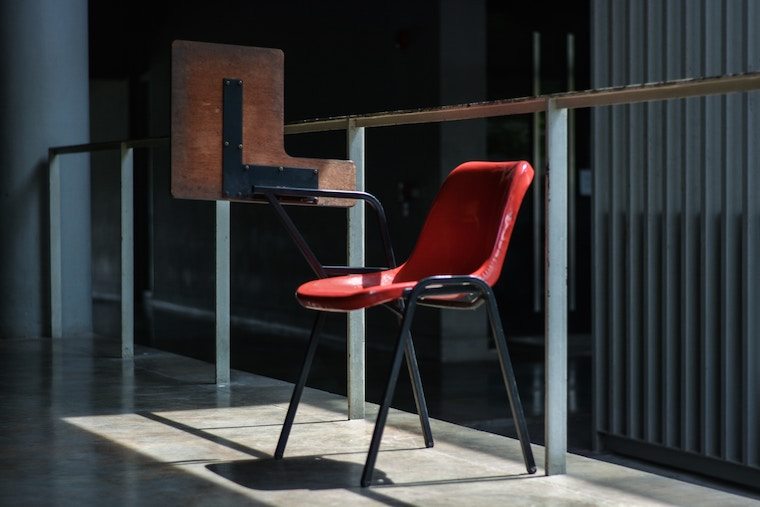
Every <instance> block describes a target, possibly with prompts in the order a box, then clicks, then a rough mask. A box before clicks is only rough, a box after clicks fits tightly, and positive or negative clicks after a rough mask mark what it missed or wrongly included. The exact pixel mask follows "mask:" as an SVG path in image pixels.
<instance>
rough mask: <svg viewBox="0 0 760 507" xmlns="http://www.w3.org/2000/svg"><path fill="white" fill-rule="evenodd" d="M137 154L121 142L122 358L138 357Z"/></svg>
mask: <svg viewBox="0 0 760 507" xmlns="http://www.w3.org/2000/svg"><path fill="white" fill-rule="evenodd" d="M133 175H134V154H133V148H132V147H131V146H129V145H128V144H127V143H121V357H122V358H124V359H132V358H133V357H134V355H135V305H134V304H135V262H134V255H135V254H134V252H135V248H134V178H133Z"/></svg>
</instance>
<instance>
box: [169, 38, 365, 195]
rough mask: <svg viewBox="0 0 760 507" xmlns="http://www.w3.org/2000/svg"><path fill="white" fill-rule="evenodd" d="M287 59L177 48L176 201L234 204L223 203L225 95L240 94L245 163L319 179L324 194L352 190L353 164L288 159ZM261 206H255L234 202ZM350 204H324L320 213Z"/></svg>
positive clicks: (191, 45)
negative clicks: (233, 83) (230, 84)
mask: <svg viewBox="0 0 760 507" xmlns="http://www.w3.org/2000/svg"><path fill="white" fill-rule="evenodd" d="M284 58H285V57H284V54H283V52H282V51H281V50H279V49H266V48H255V47H246V46H231V45H224V44H210V43H204V42H190V41H175V42H174V44H173V45H172V131H171V146H172V155H171V158H172V195H173V196H174V197H176V198H181V199H204V200H232V199H228V198H226V197H224V196H223V195H222V93H223V91H222V87H223V86H224V85H223V80H224V78H235V79H240V80H242V81H243V83H244V88H243V163H244V164H250V165H265V166H285V167H295V168H304V169H316V170H317V171H319V188H326V189H339V190H354V189H355V185H356V183H355V182H356V168H355V166H354V163H353V162H352V161H350V160H327V159H312V158H296V157H291V156H290V155H288V154H287V153H286V152H285V147H284V106H283V102H284V101H283V95H284V92H283V78H284V76H283V74H284ZM234 200H236V201H238V200H244V201H251V202H261V201H257V200H254V199H237V198H236V199H234ZM352 204H353V201H346V200H338V199H319V200H318V202H317V205H320V206H350V205H352Z"/></svg>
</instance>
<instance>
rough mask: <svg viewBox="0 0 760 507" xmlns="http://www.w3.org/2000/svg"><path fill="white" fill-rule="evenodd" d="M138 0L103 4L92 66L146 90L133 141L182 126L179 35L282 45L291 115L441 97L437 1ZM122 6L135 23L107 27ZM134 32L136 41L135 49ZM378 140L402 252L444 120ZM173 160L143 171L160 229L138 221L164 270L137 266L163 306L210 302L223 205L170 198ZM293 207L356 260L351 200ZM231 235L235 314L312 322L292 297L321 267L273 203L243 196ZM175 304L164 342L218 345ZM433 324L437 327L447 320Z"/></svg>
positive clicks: (307, 226) (340, 139) (287, 323)
mask: <svg viewBox="0 0 760 507" xmlns="http://www.w3.org/2000/svg"><path fill="white" fill-rule="evenodd" d="M138 4H139V3H138ZM128 7H129V8H130V10H129V11H128V12H129V13H128V12H127V6H124V7H123V8H122V10H121V11H120V12H116V13H115V11H114V9H118V7H116V8H115V7H114V6H113V5H105V3H103V5H101V3H100V2H92V3H91V19H92V22H93V24H94V26H93V33H94V35H93V40H92V53H93V55H92V60H93V68H92V73H93V75H94V77H103V78H109V77H122V76H123V75H124V72H125V70H124V69H125V66H124V65H122V66H119V65H118V64H116V63H115V62H117V61H118V59H119V58H122V59H123V60H122V64H126V68H127V69H128V72H127V76H126V79H128V80H129V81H130V83H131V88H132V89H133V90H134V89H136V90H138V91H132V92H131V103H132V105H131V109H132V113H133V114H132V122H131V125H130V132H131V134H132V136H134V137H142V136H146V135H148V136H166V135H169V133H170V128H169V127H170V125H169V120H170V116H169V115H170V110H169V86H168V85H169V79H170V76H169V68H170V53H169V51H170V44H171V42H172V41H173V40H175V39H187V40H199V41H209V42H217V43H231V44H241V45H252V46H262V47H277V48H281V49H283V50H284V52H285V116H286V121H295V120H299V119H307V118H314V117H324V116H333V115H341V114H347V113H361V112H374V111H380V110H389V109H400V108H410V107H421V106H434V105H438V59H437V53H438V16H437V2H435V1H427V2H414V3H411V4H410V3H408V2H402V1H392V2H384V3H383V4H369V5H366V6H362V8H361V9H357V8H356V5H355V3H350V2H331V3H330V4H329V6H326V7H325V6H322V5H321V4H316V3H309V2H283V3H280V4H277V5H275V4H273V3H267V4H262V3H258V2H257V3H253V2H243V1H227V2H214V3H210V2H192V1H191V2H170V3H165V4H162V5H159V6H154V5H153V4H151V7H150V8H148V5H147V4H146V5H145V8H146V10H147V11H149V12H150V15H149V16H146V15H143V16H136V15H134V14H130V13H133V12H134V9H135V8H136V6H135V4H134V3H133V4H130V6H128ZM137 10H139V5H137ZM119 14H120V15H121V16H123V17H125V18H126V19H129V20H130V22H131V23H132V25H131V27H130V26H127V25H123V26H121V27H120V28H119V30H122V31H124V32H126V33H122V34H120V35H121V36H120V37H117V35H116V34H114V33H113V32H111V31H106V30H103V29H101V28H99V27H98V25H99V23H100V22H102V23H103V24H104V25H106V24H110V23H111V22H113V21H115V19H116V18H118V17H119ZM124 40H134V41H135V44H134V46H130V45H126V44H124V42H123V41H124ZM106 48H108V49H106ZM146 113H147V114H146ZM367 146H368V148H367V167H368V171H367V188H368V190H369V191H370V192H372V193H375V194H377V195H378V196H379V197H380V198H381V199H382V200H383V202H384V203H385V205H386V208H387V209H386V211H387V214H388V218H389V221H390V227H391V232H392V235H393V242H394V246H395V247H396V249H397V253H398V255H399V257H402V258H403V257H405V256H406V255H407V254H408V252H409V250H410V249H411V247H412V242H413V238H415V237H416V233H417V231H418V230H419V228H420V226H421V220H422V213H423V212H424V210H425V209H427V205H428V204H429V202H430V201H431V200H432V196H433V193H434V191H435V190H436V189H437V188H438V184H439V176H438V174H439V170H438V166H437V160H438V129H437V127H436V126H434V125H433V126H421V127H417V126H410V127H400V128H395V129H393V130H388V129H375V130H372V131H370V132H368V133H367ZM286 148H287V149H288V151H289V152H290V153H291V154H292V155H296V156H314V157H330V158H345V157H346V144H345V133H343V132H335V133H324V134H308V135H299V136H289V137H288V138H287V139H286ZM168 157H169V155H168V150H156V151H155V152H154V153H153V156H152V157H150V158H149V159H146V160H145V161H144V162H145V164H146V165H145V167H144V172H146V173H147V172H149V173H150V174H152V176H150V177H148V178H146V180H145V182H144V183H145V185H144V186H145V188H144V190H145V191H148V190H149V189H150V190H152V195H153V202H152V205H151V204H149V203H148V202H145V203H143V204H144V205H145V206H149V207H151V208H152V215H153V230H152V233H151V234H149V233H147V232H144V233H142V234H141V233H140V231H137V234H138V236H141V237H143V238H144V240H145V241H143V244H142V245H138V248H140V249H141V251H142V254H143V255H142V256H143V257H145V256H147V257H148V258H151V257H152V259H153V262H152V267H153V276H152V280H151V277H150V276H148V275H147V274H143V275H142V276H141V275H140V273H138V276H141V280H142V285H143V287H142V289H144V290H151V289H152V298H153V300H154V301H156V302H159V303H171V304H175V305H181V306H184V307H190V308H195V309H201V310H207V311H210V310H212V309H213V294H214V266H213V260H214V250H213V245H214V235H213V234H214V229H213V225H214V206H213V204H212V203H207V202H193V201H181V200H176V199H172V198H171V197H170V194H169V185H170V179H169V158H168ZM410 181H411V182H413V184H414V186H415V188H417V189H419V196H418V197H416V198H415V199H414V202H413V203H411V206H412V207H413V208H414V209H413V210H412V211H413V212H412V213H411V214H410V216H408V217H407V216H403V214H402V203H400V202H398V199H397V194H398V185H399V182H405V183H406V184H407V186H408V185H409V182H410ZM139 186H140V185H139V184H138V187H139ZM289 211H290V212H291V213H292V215H293V217H294V219H295V220H296V222H297V223H299V224H300V225H302V226H303V228H304V231H305V235H306V237H307V239H308V240H309V242H310V243H312V247H313V248H314V250H315V251H316V252H317V253H318V255H320V259H321V260H322V261H323V262H325V263H336V264H338V263H344V262H345V249H346V247H345V230H346V213H345V210H336V209H319V210H312V209H298V208H294V207H291V208H289ZM415 212H416V213H415ZM367 223H368V250H369V252H374V251H378V252H379V251H380V250H379V242H378V241H376V234H375V233H376V228H375V222H374V218H373V217H372V215H371V212H370V211H368V222H367ZM137 227H140V224H137ZM231 243H232V257H231V263H232V307H233V314H234V315H237V316H241V317H244V318H247V319H251V320H252V322H253V323H254V324H255V323H256V322H259V323H263V324H265V328H266V326H269V327H270V328H271V329H270V331H271V332H272V333H281V332H287V329H288V328H289V327H296V328H298V327H301V328H304V329H305V328H306V327H308V325H309V323H310V320H311V315H310V314H309V312H307V311H305V310H303V309H301V308H300V307H299V306H298V305H297V303H296V302H295V299H294V297H293V293H294V290H295V288H296V287H297V286H298V284H299V283H301V282H303V281H305V280H307V279H309V278H310V276H311V274H310V272H309V269H308V266H307V265H306V263H305V262H304V261H303V259H302V258H301V256H300V255H299V253H298V252H297V250H296V249H295V247H294V246H293V245H292V243H291V242H290V239H289V238H288V237H287V235H285V234H284V231H283V229H282V228H281V226H280V224H279V222H277V221H276V219H275V217H274V215H273V212H272V210H270V209H269V208H268V207H267V206H260V205H241V204H234V205H233V206H232V242H231ZM368 262H369V263H370V264H374V265H383V259H382V258H381V257H378V256H376V255H374V254H372V253H370V254H369V258H368ZM148 269H149V266H144V270H148ZM138 292H139V291H138ZM166 309H167V306H166V305H161V304H159V306H158V307H157V308H154V317H155V319H154V320H155V323H156V325H157V327H156V329H154V343H156V342H158V344H161V343H166V344H168V343H167V342H172V343H173V344H175V345H178V346H181V342H187V341H188V340H189V339H190V338H193V341H196V340H200V341H202V343H204V344H205V345H201V346H200V347H198V346H197V343H196V345H194V346H193V349H192V350H187V352H188V353H191V354H193V355H202V354H203V353H204V350H208V349H209V347H211V344H212V343H213V322H211V321H209V320H208V319H200V320H199V321H198V322H197V325H194V326H191V327H188V326H186V325H184V324H183V323H182V321H183V320H184V321H186V320H187V316H181V317H180V316H179V314H176V313H174V312H172V311H169V312H167V311H164V310H166ZM175 309H176V308H175ZM370 319H372V320H371V322H372V321H373V320H376V321H377V324H376V325H373V324H371V326H372V328H373V329H378V333H382V329H383V328H385V327H386V325H387V326H388V327H389V326H391V325H392V324H393V320H392V319H389V318H388V316H386V315H379V316H370ZM332 320H333V322H332V327H328V331H332V332H333V333H334V334H339V333H342V332H343V326H344V324H343V322H342V320H341V319H332ZM249 323H250V322H249ZM283 328H285V329H284V331H283ZM427 329H429V331H430V334H431V336H432V334H433V333H434V332H435V330H436V328H435V321H431V325H430V326H428V327H427ZM233 332H234V330H233ZM372 334H373V333H372V332H371V333H370V335H372ZM138 339H139V338H138ZM370 340H372V336H370ZM422 341H423V343H422V344H421V349H422V350H423V351H424V350H426V349H427V348H429V347H426V346H425V344H424V338H423V339H422ZM168 345H171V344H168ZM233 347H234V342H233ZM430 348H434V345H430ZM431 353H434V351H432V350H431Z"/></svg>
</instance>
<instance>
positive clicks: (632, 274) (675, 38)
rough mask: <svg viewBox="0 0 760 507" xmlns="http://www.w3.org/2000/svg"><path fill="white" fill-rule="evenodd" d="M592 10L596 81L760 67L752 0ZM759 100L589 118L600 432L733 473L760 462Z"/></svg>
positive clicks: (599, 0)
mask: <svg viewBox="0 0 760 507" xmlns="http://www.w3.org/2000/svg"><path fill="white" fill-rule="evenodd" d="M592 8H593V10H592V25H593V30H594V32H593V38H592V48H593V55H594V61H593V62H592V64H593V74H592V75H593V80H594V83H593V86H595V87H601V86H614V85H621V84H626V83H633V82H637V81H643V80H644V81H650V82H651V81H661V80H667V79H677V78H683V77H699V76H710V75H718V74H731V73H740V72H747V71H752V70H757V69H760V31H758V30H757V29H756V28H757V27H758V26H760V3H758V2H756V1H754V0H699V1H690V0H680V1H676V0H672V1H671V0H645V1H644V2H634V1H627V2H616V1H613V0H594V1H593V2H592ZM639 73H643V74H644V75H643V77H640V76H639ZM758 100H760V92H753V93H751V94H729V95H726V96H716V97H712V96H711V97H704V98H696V99H687V100H674V101H666V102H655V103H650V104H647V105H645V106H643V108H642V111H639V110H637V107H636V106H622V107H612V108H603V109H602V108H599V109H598V110H595V111H594V113H593V114H594V122H593V128H594V133H593V135H592V139H594V149H593V153H594V167H595V174H594V198H593V205H594V208H593V210H592V213H593V223H592V226H593V228H594V249H593V255H594V258H593V263H594V267H595V273H594V282H593V287H594V299H593V301H594V309H593V312H594V316H593V326H594V327H593V332H594V343H595V349H594V352H595V357H594V367H595V370H594V372H595V389H596V392H595V407H596V409H597V413H596V414H595V415H594V420H595V427H596V429H597V430H601V431H606V432H607V433H609V434H611V435H615V436H616V437H617V438H620V437H622V438H630V439H632V440H633V441H638V440H640V439H643V440H644V441H647V442H652V443H656V444H660V445H663V446H665V447H666V448H668V452H667V453H663V454H662V455H661V456H658V457H656V458H655V457H654V456H652V457H653V458H655V459H662V460H663V462H668V461H669V459H670V458H669V457H668V456H667V454H668V453H670V452H672V451H682V452H684V453H688V454H687V455H688V456H694V457H697V456H698V455H702V456H705V457H710V458H717V459H719V460H720V459H722V460H724V461H725V462H726V467H725V468H722V467H720V465H718V464H717V463H718V461H711V462H707V461H702V462H700V463H699V464H696V463H695V464H694V465H693V466H694V467H695V469H697V470H699V471H701V472H705V471H710V472H709V473H711V472H712V471H713V470H714V471H715V475H716V476H717V477H723V478H726V477H730V476H733V471H732V470H734V471H735V470H736V469H735V468H732V467H736V466H737V464H740V463H741V464H744V465H746V466H749V467H753V468H751V469H748V470H747V472H749V473H750V476H751V474H753V473H756V472H757V467H758V466H760V432H759V431H758V430H757V428H758V427H760V419H759V417H760V415H759V414H758V411H759V410H760V408H758V407H760V385H759V384H760V372H759V371H758V370H760V364H759V361H760V357H759V354H760V343H759V341H758V339H757V338H758V336H760V311H758V309H760V159H759V157H758V153H757V145H758V144H760V126H759V124H760V110H758V109H759V107H758ZM602 168H604V169H608V170H607V171H603V170H601V169H602ZM642 215H643V219H642V218H640V216H642ZM608 443H609V445H610V446H611V447H612V448H613V449H615V448H616V447H617V443H615V440H614V439H610V440H609V441H608ZM634 454H635V453H634ZM655 454H656V453H655ZM671 456H672V455H671ZM682 458H683V457H682ZM679 459H681V458H679ZM687 461H689V460H687ZM697 461H698V460H697ZM682 463H683V461H682ZM748 477H749V476H748ZM741 480H743V481H744V482H747V480H744V479H741Z"/></svg>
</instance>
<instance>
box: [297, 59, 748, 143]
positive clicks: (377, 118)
mask: <svg viewBox="0 0 760 507" xmlns="http://www.w3.org/2000/svg"><path fill="white" fill-rule="evenodd" d="M757 89H760V72H748V73H745V74H735V75H726V76H717V77H705V78H696V79H677V80H672V81H663V82H658V83H646V84H639V85H629V86H618V87H612V88H599V89H595V90H583V91H577V92H564V93H554V94H549V95H541V96H538V97H522V98H517V99H506V100H495V101H490V102H473V103H468V104H458V105H451V106H442V107H433V108H426V109H403V110H398V111H387V112H382V113H372V114H365V115H346V116H335V117H330V118H324V119H319V118H317V119H313V120H304V121H300V122H294V123H289V124H287V125H285V133H286V134H305V133H309V132H325V131H330V130H344V129H345V128H346V126H347V125H348V122H349V120H350V121H352V122H353V124H354V125H355V126H356V127H391V126H394V125H411V124H419V123H438V122H446V121H457V120H474V119H478V118H490V117H495V116H509V115H516V114H529V113H535V112H543V111H546V103H547V101H548V100H554V101H555V104H556V107H557V108H560V109H580V108H585V107H597V106H611V105H617V104H635V103H637V102H647V101H653V100H670V99H683V98H688V97H702V96H706V95H719V94H724V93H734V92H746V91H750V90H757Z"/></svg>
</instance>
